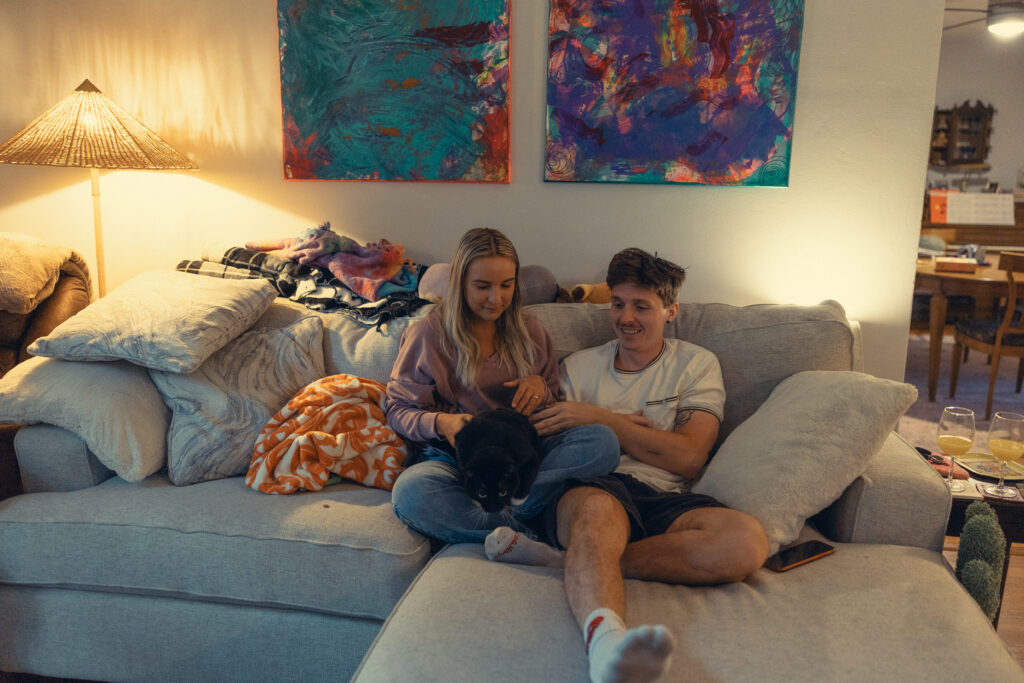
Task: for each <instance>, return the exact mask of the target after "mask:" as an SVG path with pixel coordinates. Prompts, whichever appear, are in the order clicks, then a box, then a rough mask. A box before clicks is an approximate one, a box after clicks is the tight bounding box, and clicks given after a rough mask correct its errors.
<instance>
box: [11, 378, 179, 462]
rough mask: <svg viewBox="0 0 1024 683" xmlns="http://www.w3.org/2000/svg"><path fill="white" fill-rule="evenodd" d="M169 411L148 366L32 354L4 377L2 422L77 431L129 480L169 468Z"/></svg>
mask: <svg viewBox="0 0 1024 683" xmlns="http://www.w3.org/2000/svg"><path fill="white" fill-rule="evenodd" d="M167 421H168V412H167V408H166V407H165V406H164V404H163V401H161V400H160V394H159V393H158V392H157V390H156V387H154V386H153V383H152V382H151V381H150V379H149V377H147V376H146V370H145V368H140V367H139V366H137V365H132V364H131V363H126V362H124V361H120V362H113V363H74V362H65V361H61V360H54V359H52V358H29V359H28V360H26V361H25V362H24V363H20V364H18V365H16V366H14V368H13V369H12V370H11V371H10V372H8V373H7V374H6V375H4V376H3V378H2V379H0V423H11V424H36V423H46V424H51V425H56V426H57V427H63V428H64V429H66V430H68V431H69V432H73V433H75V434H76V435H78V437H79V438H81V439H82V440H83V441H85V444H86V445H87V446H88V447H89V450H90V451H92V452H93V454H94V455H95V456H96V459H97V460H99V461H100V462H101V463H103V464H104V465H105V466H107V467H108V468H110V469H112V470H113V471H114V472H115V473H116V474H117V476H119V477H121V478H122V479H125V480H127V481H140V480H142V479H145V478H146V477H148V476H149V475H151V474H153V473H154V472H156V471H157V470H159V469H160V468H161V467H163V466H164V459H165V456H166V454H167V450H166V443H167Z"/></svg>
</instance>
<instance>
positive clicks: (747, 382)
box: [527, 301, 856, 443]
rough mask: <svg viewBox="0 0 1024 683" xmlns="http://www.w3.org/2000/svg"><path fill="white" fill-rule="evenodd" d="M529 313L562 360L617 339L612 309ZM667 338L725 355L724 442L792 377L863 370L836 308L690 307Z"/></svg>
mask: <svg viewBox="0 0 1024 683" xmlns="http://www.w3.org/2000/svg"><path fill="white" fill-rule="evenodd" d="M527 310H528V311H530V312H531V313H532V314H533V315H535V316H537V318H538V319H539V320H540V322H541V323H542V324H543V325H544V327H546V328H547V330H548V333H549V334H550V335H551V340H552V342H553V343H554V347H555V353H556V354H557V355H558V357H559V358H562V357H564V356H566V355H568V354H569V353H572V352H574V351H579V350H580V349H585V348H588V347H591V346H597V345H599V344H603V343H605V342H606V341H608V340H610V339H613V338H614V336H615V335H614V333H613V332H612V328H611V323H610V322H609V320H608V305H607V304H542V305H537V306H530V307H529V308H528V309H527ZM665 333H666V335H667V336H669V337H677V338H679V339H685V340H686V341H689V342H693V343H694V344H697V345H699V346H703V347H704V348H706V349H708V350H710V351H712V352H713V353H714V354H715V355H716V356H718V362H719V363H720V364H721V366H722V380H723V381H724V382H725V418H724V419H723V420H722V426H721V429H720V430H719V435H718V441H719V443H721V442H722V441H723V440H724V439H725V437H727V436H728V435H729V433H730V432H732V430H733V429H735V428H736V425H738V424H740V423H741V422H743V421H744V420H746V419H747V418H748V417H750V416H751V415H753V414H754V411H755V410H757V408H758V407H759V406H760V405H761V404H762V403H763V402H764V400H765V399H766V398H768V394H770V393H771V391H772V389H774V388H775V386H776V385H777V384H778V383H779V382H781V381H782V380H784V379H786V378H787V377H789V376H790V375H792V374H794V373H797V372H800V371H802V370H852V369H854V368H855V364H856V358H855V354H856V349H855V336H854V333H853V331H852V330H851V328H850V325H849V323H848V322H847V320H846V313H845V312H844V311H843V307H842V306H840V305H839V304H838V303H836V302H834V301H824V302H822V303H820V304H818V305H816V306H776V305H768V304H762V305H755V306H728V305H726V304H695V303H683V304H680V305H679V315H677V316H676V318H675V319H674V320H673V321H672V322H671V323H669V325H668V327H667V328H666V330H665Z"/></svg>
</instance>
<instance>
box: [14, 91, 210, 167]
mask: <svg viewBox="0 0 1024 683" xmlns="http://www.w3.org/2000/svg"><path fill="white" fill-rule="evenodd" d="M0 163H7V164H33V165H43V166H78V167H83V168H112V169H113V168H134V169H153V170H157V169H195V168H196V166H195V165H194V164H193V163H192V162H191V161H189V160H188V158H187V157H186V156H184V155H183V154H181V153H180V152H177V151H175V149H174V148H173V147H171V146H170V145H168V144H167V143H166V142H164V141H163V140H162V139H161V138H160V136H158V135H157V134H156V133H154V132H153V131H151V130H150V129H149V128H146V126H144V125H142V123H140V122H139V121H138V120H137V119H136V118H135V117H133V116H132V115H131V114H129V113H128V112H126V111H125V110H124V109H121V108H120V107H119V106H117V105H116V104H114V102H113V101H112V100H111V99H110V98H109V97H107V96H106V95H104V94H103V93H101V92H100V91H99V89H98V88H97V87H96V86H95V85H93V84H92V83H90V82H89V80H88V79H87V80H85V81H83V82H82V84H81V85H80V86H78V88H77V89H76V90H75V91H74V92H73V93H71V95H69V96H68V97H66V98H65V99H63V100H61V101H60V102H58V103H57V104H55V105H53V106H52V107H50V109H48V110H47V111H46V112H44V113H43V114H42V115H41V116H39V117H38V118H36V120H34V121H33V122H32V123H30V124H28V125H27V126H25V127H24V128H22V129H21V130H20V131H18V132H17V133H16V134H15V135H14V136H13V137H11V139H9V140H7V142H4V143H3V144H0Z"/></svg>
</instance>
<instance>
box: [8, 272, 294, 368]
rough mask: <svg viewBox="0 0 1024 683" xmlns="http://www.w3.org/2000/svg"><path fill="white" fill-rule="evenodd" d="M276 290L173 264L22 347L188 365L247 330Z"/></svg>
mask: <svg viewBox="0 0 1024 683" xmlns="http://www.w3.org/2000/svg"><path fill="white" fill-rule="evenodd" d="M276 295H277V292H276V291H275V290H274V287H273V285H271V284H270V283H269V282H268V281H266V280H263V279H259V280H222V279H219V278H212V277H201V276H198V275H191V274H189V273H181V272H177V271H173V270H169V271H162V270H152V271H148V272H145V273H142V274H141V275H137V276H136V277H134V278H132V279H131V280H129V281H128V282H126V283H124V284H123V285H121V286H120V287H118V288H117V289H115V290H114V291H113V292H111V293H110V294H108V295H107V296H105V297H103V298H102V299H98V300H96V301H94V302H93V303H91V304H90V305H89V306H87V307H86V308H85V309H84V310H82V311H81V312H80V313H78V314H77V315H75V316H72V317H71V318H69V319H68V320H65V321H64V322H63V323H61V324H60V325H58V326H57V328H56V329H55V330H54V331H53V332H51V333H50V334H49V335H47V336H46V337H43V338H41V339H37V340H36V341H35V342H33V343H32V345H31V346H30V347H29V348H28V351H29V353H31V354H33V355H36V356H48V357H51V358H61V359H64V360H119V359H123V360H127V361H130V362H132V363H135V364H136V365H141V366H143V367H147V368H154V369H156V370H168V371H170V372H192V371H193V370H195V369H196V368H197V367H199V365H200V364H201V363H202V362H203V361H204V360H206V359H207V358H209V356H210V354H212V353H213V352H214V351H216V350H217V349H219V348H221V347H223V346H224V345H225V344H227V343H228V342H229V341H231V340H232V339H234V338H235V337H237V336H238V335H240V334H241V333H242V332H244V331H245V330H247V329H249V326H251V325H252V324H253V323H254V322H256V320H257V318H259V317H260V316H261V315H262V314H263V312H264V311H265V310H267V308H268V307H269V306H270V304H271V303H272V302H273V300H274V297H275V296H276Z"/></svg>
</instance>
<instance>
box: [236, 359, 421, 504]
mask: <svg viewBox="0 0 1024 683" xmlns="http://www.w3.org/2000/svg"><path fill="white" fill-rule="evenodd" d="M383 398H384V386H383V385H382V384H380V383H379V382H374V381H373V380H370V379H364V378H361V377H355V376H353V375H333V376H331V377H324V378H323V379H319V380H317V381H315V382H313V383H312V384H310V385H308V386H306V387H305V388H303V389H302V391H300V392H299V393H298V394H296V395H295V396H294V397H293V398H292V399H291V400H290V401H288V403H287V405H285V406H284V407H283V408H282V409H281V410H280V411H278V413H277V414H276V415H274V417H273V418H271V420H270V422H268V423H267V424H266V426H265V427H264V428H263V430H262V431H261V432H260V436H259V438H258V439H256V446H255V447H254V448H253V454H252V461H251V462H250V463H249V471H248V473H247V474H246V475H245V483H246V485H247V486H249V487H250V488H252V489H255V490H257V491H262V492H263V493H294V492H296V491H298V490H299V489H305V490H307V491H319V490H320V489H322V488H323V487H324V485H325V484H326V483H327V480H328V478H329V477H330V475H331V473H334V474H337V475H339V476H341V477H344V478H346V479H351V480H353V481H357V482H359V483H360V484H365V485H366V486H374V487H376V488H380V489H386V490H388V491H390V490H391V489H392V488H393V487H394V485H395V479H396V478H397V477H398V475H399V474H400V473H401V471H402V469H403V465H404V464H405V457H406V453H407V451H406V447H405V443H404V442H403V441H402V440H401V439H400V438H399V437H398V435H397V434H395V432H394V431H392V429H391V428H390V427H388V426H387V424H386V421H385V417H384V411H383V410H382V409H381V401H382V400H383Z"/></svg>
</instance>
